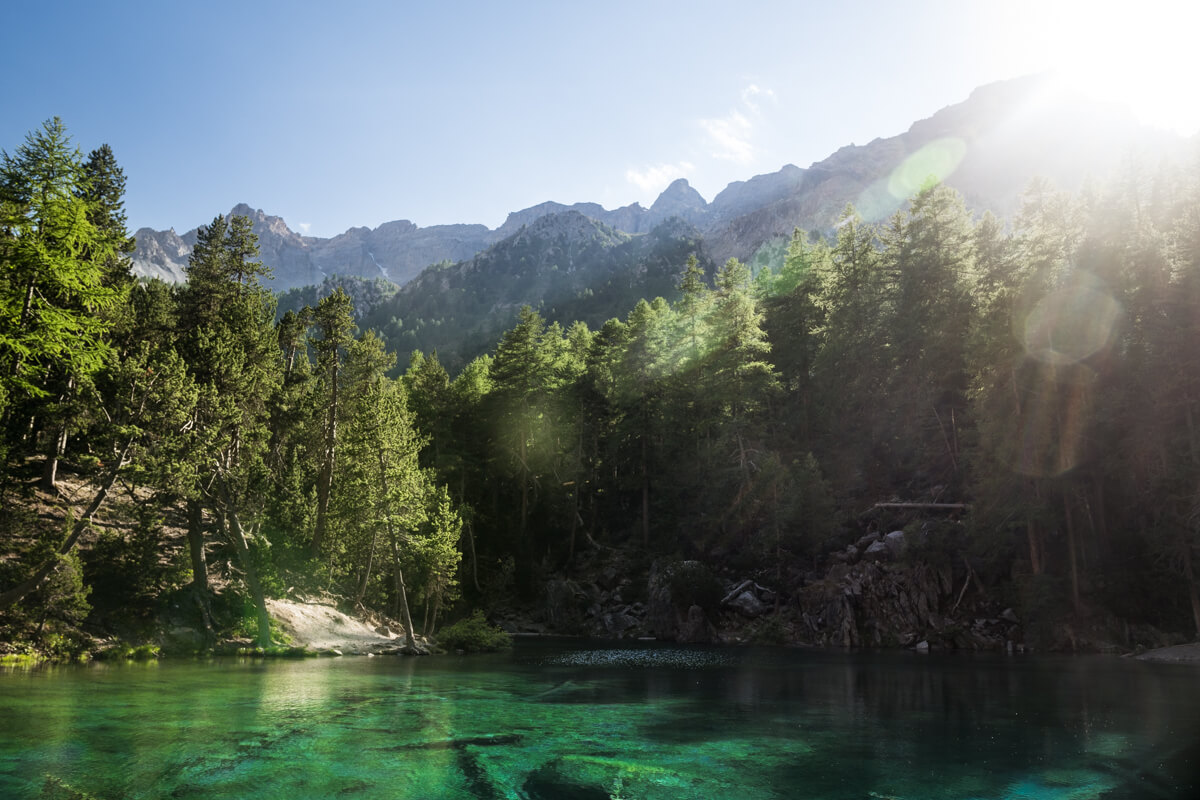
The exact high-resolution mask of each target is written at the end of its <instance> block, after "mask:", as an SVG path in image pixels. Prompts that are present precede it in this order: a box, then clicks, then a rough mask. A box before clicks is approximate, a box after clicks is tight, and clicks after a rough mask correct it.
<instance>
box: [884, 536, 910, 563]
mask: <svg viewBox="0 0 1200 800" xmlns="http://www.w3.org/2000/svg"><path fill="white" fill-rule="evenodd" d="M883 543H884V544H885V545H887V549H888V550H889V551H890V552H891V554H892V559H893V560H896V559H899V558H900V556H902V555H904V548H905V547H906V545H907V542H906V541H905V539H904V531H892V532H891V533H889V534H888V535H887V536H885V537H883Z"/></svg>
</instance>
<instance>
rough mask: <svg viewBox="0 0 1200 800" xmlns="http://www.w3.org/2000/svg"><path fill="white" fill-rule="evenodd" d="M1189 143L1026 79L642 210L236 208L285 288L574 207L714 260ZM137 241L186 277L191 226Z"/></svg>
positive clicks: (415, 257) (675, 189)
mask: <svg viewBox="0 0 1200 800" xmlns="http://www.w3.org/2000/svg"><path fill="white" fill-rule="evenodd" d="M1183 147H1184V144H1183V143H1182V142H1180V141H1179V140H1178V139H1177V138H1175V137H1169V136H1167V135H1166V134H1161V135H1160V134H1152V133H1150V132H1148V131H1146V130H1145V129H1143V128H1140V127H1139V126H1138V125H1137V124H1136V123H1135V121H1134V120H1133V118H1132V117H1130V116H1129V115H1128V114H1123V113H1121V112H1119V111H1117V110H1115V109H1113V108H1111V107H1105V106H1103V105H1100V104H1098V103H1096V102H1094V101H1091V100H1087V99H1084V98H1081V97H1078V96H1072V95H1070V94H1068V93H1065V92H1064V91H1063V90H1061V88H1059V87H1056V86H1055V85H1054V84H1053V83H1051V82H1050V81H1049V80H1048V79H1046V78H1025V79H1018V80H1013V81H1006V82H1002V83H997V84H992V85H989V86H984V87H982V88H979V89H977V90H975V91H974V92H973V93H972V94H971V96H970V97H969V98H968V99H967V100H966V101H964V102H962V103H959V104H957V105H953V106H950V107H948V108H944V109H942V110H941V111H939V112H937V113H936V114H934V115H933V116H932V117H930V118H928V119H925V120H920V121H918V122H916V123H914V124H913V125H912V127H910V128H909V129H908V130H907V131H905V132H904V133H901V134H899V135H897V136H892V137H888V138H880V139H875V140H874V141H872V142H869V143H868V144H865V145H861V146H859V145H848V146H846V147H843V148H841V149H839V150H838V151H837V152H835V153H833V154H832V155H830V156H829V157H828V158H826V159H824V160H822V161H818V162H816V163H814V164H812V165H811V166H809V167H808V168H807V169H801V168H799V167H796V166H794V165H791V164H788V165H786V166H784V167H783V168H781V169H780V170H779V171H778V172H773V173H769V174H766V175H756V176H754V177H752V178H750V179H749V180H745V181H735V182H734V183H731V184H729V186H727V187H726V188H725V189H724V190H723V191H721V192H720V193H719V194H718V195H717V196H716V197H715V198H713V200H712V202H711V203H707V202H705V200H704V198H703V197H701V196H700V194H699V193H698V192H697V191H696V190H695V189H693V188H692V187H691V186H690V185H689V184H688V182H687V181H686V180H685V179H680V180H677V181H675V182H674V183H672V184H671V185H670V186H668V187H667V188H666V190H665V191H663V192H662V194H661V195H659V197H658V199H657V200H655V202H654V203H653V205H651V207H650V208H648V209H647V208H643V207H642V206H640V205H638V204H637V203H633V204H631V205H628V206H624V207H622V208H618V209H614V210H611V211H610V210H608V209H605V208H603V207H602V206H600V205H598V204H596V203H575V204H573V205H569V206H568V205H564V204H562V203H556V202H546V203H540V204H538V205H536V206H531V207H530V208H526V209H523V210H521V211H514V212H512V213H511V214H509V216H508V219H507V220H505V222H504V224H503V225H501V226H500V227H499V228H497V229H495V230H489V229H488V228H486V227H485V226H483V225H436V226H432V227H429V228H420V227H418V226H416V225H414V224H413V223H411V222H409V221H407V220H399V221H396V222H388V223H384V224H383V225H380V226H379V227H378V228H374V229H370V228H351V229H350V230H348V231H346V232H345V233H343V234H340V235H338V236H335V237H333V238H330V239H322V238H316V237H305V236H300V235H299V234H297V233H295V232H293V231H291V230H290V229H289V228H288V227H287V225H286V224H285V223H284V221H283V220H282V219H280V218H279V217H275V216H270V215H268V214H265V213H263V212H262V211H261V210H254V209H251V208H250V207H249V206H247V205H244V204H242V205H239V206H236V207H235V208H234V209H233V213H239V214H246V215H247V216H250V217H251V218H252V219H253V221H254V229H255V232H257V233H258V235H259V244H260V247H261V249H262V255H263V261H264V262H265V263H266V264H268V265H269V266H271V267H273V268H274V270H275V288H277V289H287V288H290V287H294V286H301V285H307V284H316V283H320V282H321V280H322V279H323V278H324V277H326V276H328V275H332V274H335V273H336V274H339V275H351V276H360V277H369V278H374V277H384V278H387V279H389V280H391V281H394V282H396V283H398V284H404V283H407V282H408V281H409V280H411V279H412V278H413V277H415V276H416V275H417V274H418V273H419V272H420V271H421V270H422V269H424V268H425V267H427V266H429V265H431V264H436V263H439V262H443V261H451V262H459V261H466V260H468V259H471V258H472V257H473V256H475V255H476V254H477V253H480V252H481V251H483V250H484V249H485V248H487V247H489V246H490V245H493V244H496V243H498V242H501V241H503V240H505V239H507V238H509V237H511V236H512V235H514V234H516V233H517V232H518V231H520V230H521V229H522V227H523V226H530V225H532V224H533V223H534V222H535V221H537V220H540V219H543V218H546V217H551V216H563V215H564V214H565V213H566V212H573V213H577V214H580V215H582V216H584V217H587V218H588V219H591V220H594V221H596V222H598V223H601V224H603V225H605V226H607V227H609V228H612V229H615V230H617V231H621V232H623V233H626V234H642V233H648V232H650V231H652V230H654V229H655V228H656V227H657V226H659V225H660V224H661V223H663V222H664V221H666V220H668V219H670V218H672V217H678V218H680V219H682V220H684V221H685V222H687V223H689V224H691V225H694V226H696V227H697V228H698V229H699V230H700V232H701V234H702V235H703V238H704V241H705V245H706V247H707V248H708V251H709V253H710V254H711V256H712V257H713V259H714V260H716V261H717V262H718V263H719V262H721V261H724V260H725V259H727V258H730V257H737V258H741V259H748V258H749V257H750V256H752V255H753V254H754V252H755V251H756V250H757V249H758V248H760V247H761V246H762V245H763V244H764V243H766V242H769V241H771V240H773V239H776V238H779V237H787V236H789V235H790V234H791V231H792V229H793V228H795V227H800V228H802V229H804V230H820V231H830V230H832V228H833V225H834V224H835V222H836V220H837V217H838V215H839V214H840V213H841V212H842V210H843V209H844V208H845V206H846V204H847V203H853V204H854V205H855V207H856V208H857V209H858V211H859V213H860V214H862V216H863V217H864V218H866V219H867V220H869V221H877V220H883V219H886V218H887V217H888V216H890V215H891V214H892V213H894V212H895V211H896V210H898V209H899V208H900V207H901V206H902V205H903V204H904V203H905V202H906V201H907V199H908V197H910V196H911V195H912V193H914V192H915V191H916V189H917V188H919V186H920V184H921V183H922V182H923V181H924V180H925V178H926V177H928V176H929V175H935V176H937V177H939V178H941V179H943V180H944V181H945V182H946V183H947V184H948V185H950V186H951V187H953V188H955V189H957V190H958V191H959V192H960V193H962V195H963V196H964V198H965V199H966V201H967V205H968V206H969V207H970V208H972V209H973V210H976V211H983V210H991V211H994V212H996V213H998V214H1000V215H1002V216H1007V215H1009V214H1011V213H1012V212H1013V211H1015V210H1016V208H1017V204H1018V202H1019V198H1020V195H1021V193H1022V192H1023V191H1024V190H1025V188H1026V187H1027V186H1028V184H1029V182H1030V180H1031V179H1032V178H1033V177H1035V176H1042V177H1045V178H1047V179H1048V180H1049V181H1050V182H1051V183H1052V184H1053V185H1055V186H1056V187H1057V188H1059V189H1063V190H1075V189H1078V188H1079V187H1080V185H1081V184H1082V182H1083V181H1084V180H1085V179H1086V178H1087V177H1088V176H1093V177H1096V178H1101V179H1102V178H1104V177H1105V175H1106V174H1107V173H1109V172H1111V171H1112V170H1114V169H1116V168H1118V166H1119V165H1121V164H1123V163H1127V162H1128V161H1129V159H1130V157H1131V156H1132V157H1133V158H1135V159H1136V158H1137V155H1138V153H1141V152H1147V153H1153V154H1155V155H1154V156H1153V159H1152V160H1149V161H1148V163H1152V164H1157V163H1158V159H1159V157H1160V156H1161V154H1163V153H1164V152H1169V151H1171V150H1182V148H1183ZM136 236H137V240H138V249H137V251H136V252H135V254H134V270H135V272H137V273H139V274H142V275H155V276H158V277H161V278H164V279H166V280H181V279H182V278H183V275H184V269H185V268H186V266H187V256H188V254H189V253H190V252H191V244H192V243H193V242H194V240H195V232H194V231H189V232H188V233H186V234H184V235H182V236H178V235H176V234H175V233H174V231H161V232H160V231H151V230H148V229H142V230H140V231H138V232H137V234H136Z"/></svg>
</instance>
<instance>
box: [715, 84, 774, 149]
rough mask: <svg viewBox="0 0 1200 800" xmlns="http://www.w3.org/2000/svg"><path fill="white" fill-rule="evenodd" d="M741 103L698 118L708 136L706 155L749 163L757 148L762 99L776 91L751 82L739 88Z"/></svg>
mask: <svg viewBox="0 0 1200 800" xmlns="http://www.w3.org/2000/svg"><path fill="white" fill-rule="evenodd" d="M740 99H741V103H740V104H739V106H738V107H737V108H734V109H732V110H730V111H729V113H727V114H725V115H724V116H722V117H713V118H709V119H702V120H700V128H701V129H702V130H703V131H704V133H705V134H706V137H707V143H708V149H709V153H708V154H709V155H710V156H711V157H713V158H717V159H720V160H722V161H733V162H734V163H737V164H750V163H752V162H753V161H754V160H755V157H756V156H757V154H758V149H757V147H756V146H755V144H754V135H755V133H756V130H757V128H758V125H759V123H760V122H761V121H762V110H761V101H762V100H769V101H771V102H774V101H775V92H774V91H773V90H772V89H768V88H765V87H762V86H759V85H758V84H756V83H751V84H748V85H747V86H746V88H744V89H742V92H741V98H740Z"/></svg>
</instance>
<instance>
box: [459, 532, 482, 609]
mask: <svg viewBox="0 0 1200 800" xmlns="http://www.w3.org/2000/svg"><path fill="white" fill-rule="evenodd" d="M464 527H466V529H467V544H468V545H470V547H471V583H473V584H474V585H475V591H477V592H479V591H483V590H482V589H480V588H479V559H478V557H476V555H475V529H474V528H473V527H472V526H471V523H470V522H469V521H468V522H467V524H466V525H465V526H464Z"/></svg>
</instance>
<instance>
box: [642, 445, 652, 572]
mask: <svg viewBox="0 0 1200 800" xmlns="http://www.w3.org/2000/svg"><path fill="white" fill-rule="evenodd" d="M642 547H643V548H645V549H649V548H650V470H649V468H648V467H647V465H646V432H645V430H643V431H642Z"/></svg>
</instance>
